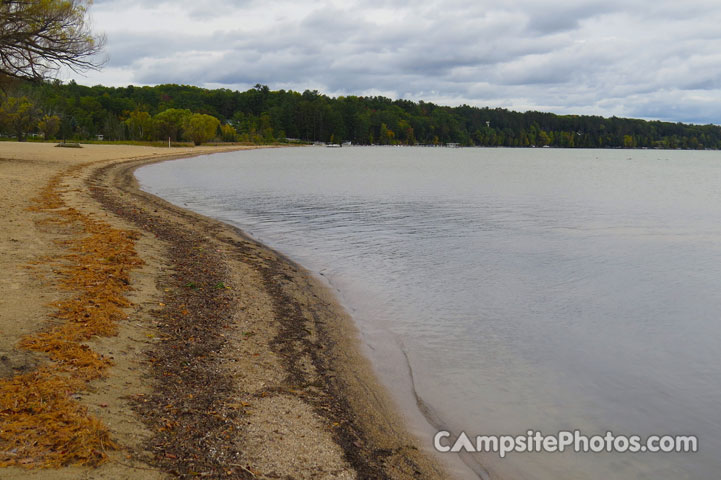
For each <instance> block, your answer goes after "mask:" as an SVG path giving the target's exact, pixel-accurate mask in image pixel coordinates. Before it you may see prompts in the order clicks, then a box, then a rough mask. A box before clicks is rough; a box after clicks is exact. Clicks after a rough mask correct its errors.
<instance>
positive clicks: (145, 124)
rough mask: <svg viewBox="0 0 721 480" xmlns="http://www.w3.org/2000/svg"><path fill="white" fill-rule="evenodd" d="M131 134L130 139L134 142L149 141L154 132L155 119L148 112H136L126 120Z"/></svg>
mask: <svg viewBox="0 0 721 480" xmlns="http://www.w3.org/2000/svg"><path fill="white" fill-rule="evenodd" d="M125 124H126V125H127V126H128V131H129V132H130V138H131V139H133V140H149V139H150V135H151V134H152V130H153V119H152V118H151V117H150V114H149V113H148V112H143V111H140V110H135V111H134V112H131V113H130V116H129V117H128V119H127V120H125Z"/></svg>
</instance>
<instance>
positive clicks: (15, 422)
mask: <svg viewBox="0 0 721 480" xmlns="http://www.w3.org/2000/svg"><path fill="white" fill-rule="evenodd" d="M76 168H77V167H76ZM73 170H75V168H72V169H70V170H68V171H66V172H64V173H61V174H59V175H56V176H55V177H53V178H52V180H51V181H50V182H49V183H48V185H47V186H46V187H45V188H44V189H43V190H42V191H41V193H40V195H39V196H38V197H37V198H36V199H34V203H35V205H34V206H33V207H31V210H33V211H35V212H39V213H45V214H47V218H45V219H44V220H42V221H41V222H42V223H45V224H47V223H51V224H57V225H70V226H72V227H73V229H74V230H76V231H77V232H79V235H77V234H74V235H72V236H71V238H70V239H69V240H68V241H66V242H63V243H64V245H65V246H66V248H67V250H68V253H67V254H66V255H64V256H62V257H60V258H59V259H57V260H55V261H54V262H53V265H52V266H53V267H54V269H55V271H56V273H57V274H58V275H59V282H58V284H59V287H60V289H61V290H64V291H67V292H69V296H68V298H66V299H63V300H61V301H59V302H57V303H54V304H53V305H52V306H53V307H54V308H55V311H54V313H53V315H52V316H53V317H54V319H55V320H54V321H53V322H51V325H49V326H48V327H47V328H46V329H45V330H43V331H41V332H38V333H35V334H32V335H28V336H26V337H25V338H23V339H22V340H21V341H20V345H19V347H20V348H23V349H26V350H30V351H35V352H41V353H44V354H46V355H47V357H48V360H49V361H48V362H45V364H44V365H43V366H41V367H39V368H37V369H36V370H35V371H32V372H29V373H25V374H20V375H16V376H15V377H12V378H7V379H0V467H7V466H21V467H25V468H58V467H61V466H66V465H71V464H75V465H90V466H95V465H99V464H101V463H103V462H104V461H105V460H107V458H108V455H107V452H108V451H110V450H116V449H118V448H119V446H118V445H117V444H116V443H115V442H113V440H112V439H111V437H110V432H109V431H108V428H107V427H106V426H104V425H103V424H102V422H101V421H100V420H99V419H97V418H95V417H93V416H91V415H89V413H88V410H87V408H86V407H84V406H83V405H81V404H80V403H79V402H78V401H77V400H76V399H75V398H74V396H75V395H77V394H78V393H79V392H82V391H83V390H86V389H87V388H88V386H89V382H91V381H92V380H94V379H97V378H100V377H102V376H104V375H105V374H106V372H107V369H108V368H109V367H110V366H111V365H112V362H111V361H110V360H109V359H107V358H104V357H103V356H102V355H100V354H98V353H97V352H94V351H93V350H92V349H91V348H90V347H89V346H88V345H86V344H84V343H83V342H87V341H89V340H90V339H92V338H93V337H101V336H112V335H115V334H117V328H118V327H117V323H118V322H119V321H120V320H122V319H124V318H125V314H124V312H123V309H124V308H125V307H127V306H129V305H130V303H129V301H128V300H127V298H126V297H125V292H127V291H128V290H129V289H130V272H131V271H132V270H133V269H134V268H137V267H138V266H140V265H141V264H142V260H141V259H140V258H139V257H138V255H137V253H136V251H135V240H137V237H136V235H137V234H135V233H134V232H131V231H124V230H119V229H116V228H113V227H111V226H110V225H109V224H107V223H105V222H103V221H100V220H98V219H96V218H93V217H92V216H90V215H88V214H84V213H81V212H80V211H78V210H77V209H75V208H72V207H69V206H68V205H67V204H66V203H65V202H64V200H63V197H62V194H63V192H64V190H63V188H62V186H61V180H62V178H63V176H64V175H67V174H69V173H72V171H73Z"/></svg>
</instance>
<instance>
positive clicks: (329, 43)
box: [78, 0, 721, 123]
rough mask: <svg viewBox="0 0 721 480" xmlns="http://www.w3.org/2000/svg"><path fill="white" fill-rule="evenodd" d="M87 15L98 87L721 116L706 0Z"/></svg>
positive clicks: (241, 5)
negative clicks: (101, 44)
mask: <svg viewBox="0 0 721 480" xmlns="http://www.w3.org/2000/svg"><path fill="white" fill-rule="evenodd" d="M92 15H93V24H94V25H95V27H96V29H97V30H99V31H105V33H106V34H107V39H108V43H107V53H108V54H109V58H110V61H109V62H108V64H107V67H106V69H105V71H104V72H101V73H99V74H93V75H91V77H92V79H93V80H94V81H99V82H101V83H104V84H115V85H118V84H120V82H123V83H126V82H127V80H128V79H130V80H131V81H132V82H134V83H139V84H158V83H185V84H196V85H200V86H214V87H217V86H222V87H226V88H238V89H245V88H249V87H250V86H252V85H254V84H256V83H264V84H267V85H269V86H270V87H271V88H286V89H287V88H292V89H295V90H300V91H303V90H305V89H307V88H310V89H318V90H321V91H324V92H326V93H329V94H363V93H366V92H384V93H385V94H386V95H389V96H393V97H404V98H411V99H416V100H418V99H424V100H428V101H436V102H438V103H451V104H461V103H466V104H471V105H488V106H502V107H507V108H513V109H518V110H526V109H535V110H551V111H555V112H557V113H586V114H602V115H618V116H640V117H644V118H659V119H665V120H683V121H691V122H701V123H707V122H715V123H721V113H716V112H721V109H719V108H718V107H719V106H721V105H719V104H720V103H721V93H720V92H721V85H720V84H721V80H720V79H721V54H719V53H717V52H721V36H720V35H719V33H718V26H717V25H718V24H719V22H721V5H718V4H717V2H712V1H707V0H692V1H688V2H683V3H679V2H672V1H668V0H656V1H653V0H641V1H638V2H633V5H631V4H630V3H629V2H621V1H618V0H606V1H598V0H579V1H578V2H574V3H573V5H570V6H568V5H565V6H559V5H558V4H556V3H551V2H547V1H538V0H509V1H508V2H495V1H494V2H491V1H488V0H481V1H473V2H471V1H467V0H446V1H444V2H437V1H431V0H417V1H416V2H408V1H401V0H390V1H389V0H386V1H380V0H367V1H363V2H361V1H359V0H357V1H340V0H325V1H315V2H308V1H305V0H297V1H293V2H290V1H285V0H282V1H273V2H260V1H258V0H205V1H198V0H196V1H187V0H180V1H173V2H170V1H161V2H140V1H137V0H126V1H124V2H120V1H119V0H96V1H95V4H94V6H93V8H92ZM78 81H80V82H82V81H83V79H82V78H79V79H78Z"/></svg>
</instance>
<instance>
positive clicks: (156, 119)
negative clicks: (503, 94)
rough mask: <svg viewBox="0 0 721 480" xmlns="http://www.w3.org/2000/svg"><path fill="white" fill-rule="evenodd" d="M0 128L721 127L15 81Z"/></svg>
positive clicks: (407, 139)
mask: <svg viewBox="0 0 721 480" xmlns="http://www.w3.org/2000/svg"><path fill="white" fill-rule="evenodd" d="M0 133H1V134H2V135H3V136H4V137H14V138H16V139H18V140H25V139H62V140H73V141H83V140H99V139H102V140H104V141H154V140H155V141H158V140H160V141H166V142H167V141H173V142H180V141H187V142H194V143H195V144H200V143H205V142H210V141H217V142H221V141H222V142H250V143H271V142H286V141H300V142H328V143H343V142H352V143H353V144H356V145H445V144H448V143H457V144H459V145H462V146H486V147H544V146H552V147H564V148H573V147H576V148H668V149H720V148H721V127H719V126H716V125H689V124H682V123H670V122H661V121H646V120H638V119H628V118H617V117H611V118H603V117H600V116H587V115H557V114H553V113H543V112H536V111H528V112H524V113H521V112H514V111H510V110H507V109H503V108H487V107H485V108H479V107H473V106H468V105H462V106H458V107H448V106H441V105H435V104H433V103H428V102H424V101H418V102H416V101H410V100H393V99H390V98H385V97H380V96H373V97H363V96H340V97H337V98H333V97H329V96H326V95H324V94H322V93H319V92H318V91H315V90H313V91H310V90H306V91H304V92H303V93H299V92H295V91H286V90H277V91H273V90H270V89H269V88H268V87H267V86H265V85H256V86H255V87H254V88H251V89H249V90H247V91H244V92H239V91H232V90H228V89H212V90H211V89H204V88H199V87H194V86H187V85H174V84H171V85H158V86H152V87H150V86H143V87H137V86H127V87H104V86H93V87H88V86H83V85H79V84H77V83H75V82H74V81H71V82H69V83H63V82H60V81H57V80H54V81H43V82H19V83H16V84H15V85H13V86H12V87H10V88H5V89H4V92H0Z"/></svg>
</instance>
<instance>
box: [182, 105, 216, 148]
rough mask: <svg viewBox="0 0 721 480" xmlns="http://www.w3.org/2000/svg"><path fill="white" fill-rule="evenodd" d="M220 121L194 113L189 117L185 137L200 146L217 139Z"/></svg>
mask: <svg viewBox="0 0 721 480" xmlns="http://www.w3.org/2000/svg"><path fill="white" fill-rule="evenodd" d="M219 126H220V120H218V119H217V118H215V117H213V116H210V115H206V114H203V113H194V114H193V115H191V116H190V117H188V121H187V123H186V125H185V136H186V138H188V139H189V140H191V141H192V142H193V143H194V144H196V145H200V144H202V143H205V142H207V141H209V140H212V139H213V138H215V134H216V133H217V131H218V127H219Z"/></svg>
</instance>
